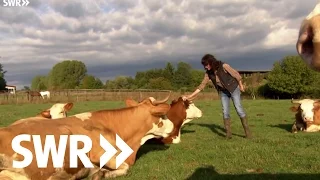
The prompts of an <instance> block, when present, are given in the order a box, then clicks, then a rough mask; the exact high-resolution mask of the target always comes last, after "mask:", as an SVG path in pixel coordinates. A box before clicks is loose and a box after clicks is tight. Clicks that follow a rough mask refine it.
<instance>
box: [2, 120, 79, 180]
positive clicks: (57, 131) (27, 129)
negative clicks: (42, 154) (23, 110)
mask: <svg viewBox="0 0 320 180" xmlns="http://www.w3.org/2000/svg"><path fill="white" fill-rule="evenodd" d="M71 124H74V125H76V122H74V123H72V122H69V123H67V122H66V121H65V122H63V121H61V120H60V121H59V120H57V121H50V120H43V121H41V122H32V121H29V122H26V123H21V124H17V125H13V126H10V127H7V128H3V129H1V130H0V136H1V137H6V138H1V140H0V148H1V149H0V154H6V155H7V156H9V157H11V156H12V155H14V154H15V152H14V151H13V150H12V148H11V141H12V139H13V138H14V137H15V136H17V135H19V134H28V135H40V138H41V145H42V148H44V142H45V137H46V135H54V138H55V144H56V146H58V144H59V138H60V135H71V134H72V133H77V129H78V130H79V132H81V131H83V130H82V129H81V128H80V127H77V126H75V127H76V128H75V127H73V126H71ZM82 133H83V132H82ZM30 140H31V141H23V142H21V143H20V144H21V146H22V147H25V148H26V149H28V150H30V151H31V153H32V155H33V159H32V162H31V164H30V165H29V166H27V167H26V168H24V171H25V173H26V174H27V175H28V176H29V177H30V178H31V179H32V180H33V179H35V180H45V179H48V178H49V177H50V176H51V175H52V174H54V173H56V172H57V171H59V170H58V169H56V168H54V167H53V163H52V158H51V153H49V158H48V163H47V164H48V166H47V168H45V169H42V168H38V165H37V159H36V156H35V150H34V145H33V139H32V137H30ZM51 143H52V142H51ZM69 146H70V144H69V139H68V142H67V145H66V151H65V159H64V162H65V163H64V166H67V167H69V166H70V164H69V163H70V162H69V158H70V154H69ZM79 148H81V146H80V147H79ZM15 157H16V160H19V161H22V160H23V159H24V157H23V156H22V155H20V154H15ZM81 165H82V164H81V163H80V164H79V166H80V167H81ZM78 170H79V169H78V168H75V169H70V168H66V171H67V172H69V173H76V172H77V171H78Z"/></svg>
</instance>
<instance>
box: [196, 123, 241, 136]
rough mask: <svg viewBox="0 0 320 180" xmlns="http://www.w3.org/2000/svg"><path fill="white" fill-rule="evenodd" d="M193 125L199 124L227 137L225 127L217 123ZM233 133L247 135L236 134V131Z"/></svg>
mask: <svg viewBox="0 0 320 180" xmlns="http://www.w3.org/2000/svg"><path fill="white" fill-rule="evenodd" d="M190 125H191V124H190ZM192 125H198V126H201V127H206V128H209V129H210V130H211V131H212V132H213V133H215V134H217V135H218V136H221V137H225V129H224V127H221V126H218V125H216V124H192ZM231 132H232V126H231ZM232 135H233V136H238V137H245V136H244V135H239V134H234V133H232Z"/></svg>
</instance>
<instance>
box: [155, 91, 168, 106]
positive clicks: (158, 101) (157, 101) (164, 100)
mask: <svg viewBox="0 0 320 180" xmlns="http://www.w3.org/2000/svg"><path fill="white" fill-rule="evenodd" d="M170 95H171V91H169V94H168V96H167V97H165V98H164V99H162V100H154V101H152V104H153V105H157V104H161V103H164V102H167V101H168V99H169V98H170Z"/></svg>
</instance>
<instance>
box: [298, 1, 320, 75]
mask: <svg viewBox="0 0 320 180" xmlns="http://www.w3.org/2000/svg"><path fill="white" fill-rule="evenodd" d="M296 49H297V52H298V54H299V55H300V56H301V58H302V59H303V60H304V62H305V63H306V64H307V65H308V66H309V67H310V68H312V69H314V70H317V71H320V2H319V3H318V4H316V5H315V7H314V9H313V10H312V11H311V12H310V13H309V14H308V15H307V16H306V17H305V18H304V19H303V21H302V22H301V25H300V30H299V35H298V40H297V43H296Z"/></svg>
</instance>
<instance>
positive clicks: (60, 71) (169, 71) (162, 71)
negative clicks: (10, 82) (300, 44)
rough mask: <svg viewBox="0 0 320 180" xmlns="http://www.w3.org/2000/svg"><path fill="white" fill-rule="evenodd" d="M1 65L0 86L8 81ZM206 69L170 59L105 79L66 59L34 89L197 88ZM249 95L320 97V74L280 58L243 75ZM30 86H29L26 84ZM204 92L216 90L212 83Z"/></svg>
mask: <svg viewBox="0 0 320 180" xmlns="http://www.w3.org/2000/svg"><path fill="white" fill-rule="evenodd" d="M5 73H6V71H4V70H3V66H2V65H0V88H4V86H5V84H6V81H5V79H4V74H5ZM204 73H205V72H204V70H200V69H194V68H192V66H191V65H190V64H188V63H185V62H178V63H177V64H176V66H174V65H173V64H172V63H170V62H167V63H166V64H165V66H164V67H163V68H153V69H149V70H146V71H138V72H136V74H135V76H133V77H131V76H122V75H120V76H117V77H115V78H114V79H109V80H107V81H106V82H104V83H103V82H102V81H101V80H100V79H99V78H98V77H95V76H94V75H91V74H88V72H87V68H86V65H85V64H84V63H83V62H81V61H78V60H65V61H62V62H59V63H57V64H56V65H54V66H53V67H52V69H51V70H50V71H49V73H48V74H47V75H37V76H35V77H34V78H33V79H32V81H31V88H30V89H31V90H63V89H103V88H105V89H157V90H173V91H193V90H194V89H195V88H196V87H197V86H198V85H199V84H200V83H201V81H202V79H203V77H204ZM243 81H244V84H245V86H246V92H245V95H248V96H251V97H252V98H253V99H254V98H256V97H265V98H279V99H281V98H301V97H311V98H313V97H319V96H320V73H318V72H316V71H313V70H311V69H310V68H308V67H307V66H306V64H304V62H303V61H302V60H301V58H300V57H299V56H285V57H284V58H283V59H281V60H279V61H276V62H275V63H274V65H273V68H272V70H271V72H269V73H268V74H260V73H256V74H253V75H251V76H248V77H243ZM25 88H26V89H28V87H25ZM204 91H215V89H214V88H213V86H212V83H208V85H207V87H206V88H205V89H204Z"/></svg>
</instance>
